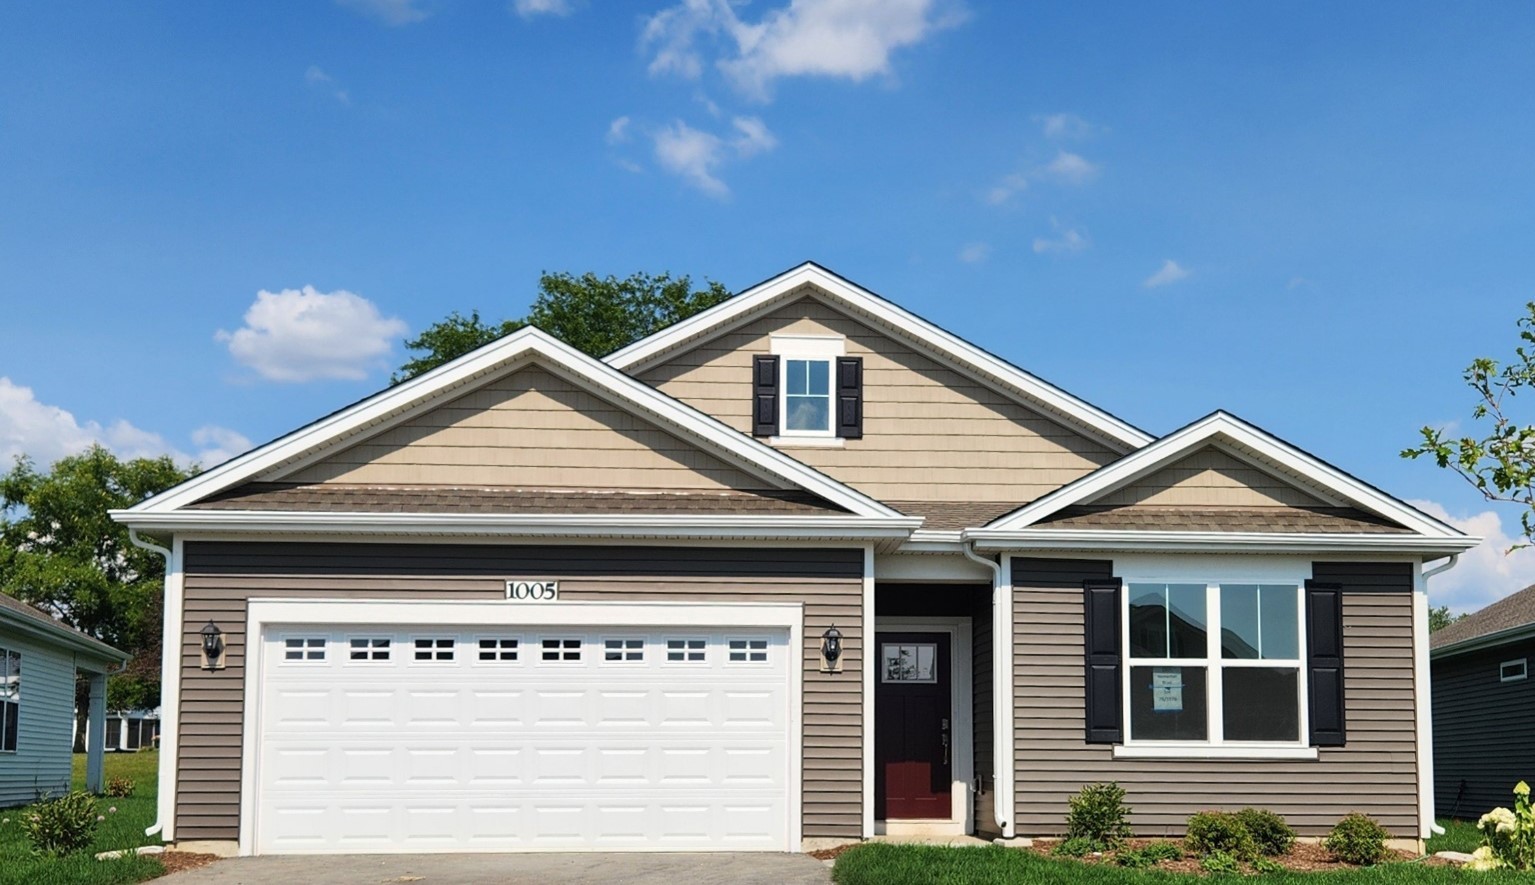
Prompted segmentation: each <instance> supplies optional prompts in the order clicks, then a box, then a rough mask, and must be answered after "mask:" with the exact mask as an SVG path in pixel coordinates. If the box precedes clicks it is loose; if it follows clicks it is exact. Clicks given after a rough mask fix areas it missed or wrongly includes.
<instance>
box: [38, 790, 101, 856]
mask: <svg viewBox="0 0 1535 885" xmlns="http://www.w3.org/2000/svg"><path fill="white" fill-rule="evenodd" d="M21 827H22V830H24V831H25V832H26V834H27V838H29V839H31V840H32V845H33V847H34V848H36V849H37V850H38V851H40V852H42V853H44V854H51V855H55V856H59V855H65V854H69V853H71V852H75V851H79V850H80V849H82V848H84V847H85V846H87V845H89V844H91V837H92V836H93V835H94V834H95V832H96V800H95V799H94V798H92V796H91V794H90V793H86V792H75V793H68V794H65V795H63V796H60V797H59V798H57V799H51V800H46V801H43V802H40V803H38V804H37V805H34V806H32V808H31V809H30V810H29V811H27V812H25V813H24V814H23V815H22V818H21Z"/></svg>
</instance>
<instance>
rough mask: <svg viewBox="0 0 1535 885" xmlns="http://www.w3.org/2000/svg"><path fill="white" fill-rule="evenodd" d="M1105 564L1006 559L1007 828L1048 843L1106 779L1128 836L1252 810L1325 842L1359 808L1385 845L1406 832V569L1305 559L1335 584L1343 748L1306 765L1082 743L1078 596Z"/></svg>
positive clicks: (1412, 806) (1410, 705)
mask: <svg viewBox="0 0 1535 885" xmlns="http://www.w3.org/2000/svg"><path fill="white" fill-rule="evenodd" d="M1111 571H1112V565H1111V563H1110V562H1108V561H1089V560H1052V559H1025V558H1014V559H1013V560H1012V574H1013V586H1014V595H1013V624H1014V628H1013V632H1014V642H1015V649H1014V651H1015V654H1016V659H1015V661H1014V670H1013V679H1014V692H1015V700H1014V706H1015V711H1014V712H1015V715H1016V720H1015V724H1016V729H1017V731H1016V736H1015V748H1014V752H1015V759H1016V766H1017V784H1018V792H1017V807H1016V809H1015V813H1016V815H1017V819H1016V831H1017V833H1018V834H1019V835H1020V836H1053V835H1059V834H1060V833H1061V832H1062V831H1063V830H1064V828H1065V816H1066V803H1067V799H1069V798H1070V797H1071V796H1072V795H1073V794H1074V793H1076V792H1077V790H1079V789H1081V787H1082V786H1083V785H1084V784H1087V783H1092V782H1096V781H1109V780H1113V781H1118V782H1119V784H1120V785H1121V786H1123V787H1124V788H1125V790H1126V791H1127V793H1128V796H1127V797H1126V802H1127V804H1128V805H1129V806H1130V807H1131V808H1132V809H1134V816H1133V818H1132V822H1133V825H1134V827H1135V830H1136V833H1137V835H1145V836H1157V835H1169V836H1171V835H1180V834H1182V833H1183V831H1184V825H1185V823H1186V822H1187V820H1188V817H1189V815H1191V814H1193V813H1194V812H1196V811H1200V810H1202V809H1209V808H1225V809H1236V808H1242V807H1244V806H1248V805H1252V806H1258V807H1261V808H1267V809H1270V810H1272V811H1275V812H1278V813H1279V814H1282V815H1284V817H1285V819H1286V820H1288V821H1289V822H1290V825H1291V826H1292V827H1294V828H1295V829H1296V831H1297V832H1299V833H1300V834H1301V835H1303V836H1321V835H1325V834H1326V833H1327V831H1328V830H1329V829H1330V828H1331V827H1332V825H1333V824H1335V823H1337V821H1338V819H1339V818H1341V817H1343V815H1345V814H1347V813H1348V812H1350V811H1363V812H1365V813H1367V814H1369V815H1371V816H1372V817H1374V818H1375V819H1376V820H1378V821H1380V822H1381V823H1382V824H1383V825H1384V826H1385V827H1386V829H1387V830H1389V831H1390V832H1391V834H1392V835H1393V836H1396V837H1401V838H1413V839H1415V838H1417V837H1418V810H1417V809H1418V795H1417V762H1416V760H1417V756H1416V753H1417V747H1416V743H1415V733H1416V732H1415V720H1414V698H1415V694H1414V686H1413V653H1412V624H1413V595H1412V586H1413V578H1412V567H1411V566H1410V565H1407V564H1403V563H1333V562H1317V563H1315V564H1314V565H1313V577H1314V579H1315V580H1318V581H1329V582H1336V583H1340V584H1342V585H1343V632H1344V640H1343V645H1344V685H1345V688H1344V693H1345V708H1346V711H1347V712H1346V715H1347V727H1348V743H1347V745H1345V746H1342V747H1336V748H1334V747H1322V748H1320V749H1319V751H1318V752H1319V758H1317V759H1316V760H1272V761H1260V760H1252V761H1248V760H1241V759H1216V760H1178V759H1115V758H1114V756H1113V748H1112V747H1111V746H1108V745H1098V744H1088V743H1086V742H1085V740H1084V714H1083V697H1084V691H1085V687H1084V675H1083V617H1082V613H1083V589H1082V582H1083V581H1084V580H1086V579H1088V578H1105V577H1109V576H1110V573H1111Z"/></svg>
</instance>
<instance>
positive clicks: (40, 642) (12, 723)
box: [0, 593, 128, 808]
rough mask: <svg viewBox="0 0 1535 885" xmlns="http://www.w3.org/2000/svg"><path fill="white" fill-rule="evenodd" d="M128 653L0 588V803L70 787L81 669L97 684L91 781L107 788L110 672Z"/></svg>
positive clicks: (91, 718) (89, 725)
mask: <svg viewBox="0 0 1535 885" xmlns="http://www.w3.org/2000/svg"><path fill="white" fill-rule="evenodd" d="M127 660H128V655H127V654H125V653H124V652H120V651H118V650H117V649H115V648H113V647H112V646H110V645H107V644H106V643H104V642H101V641H100V640H97V639H92V638H91V637H89V636H87V635H85V634H84V633H81V632H80V631H78V630H76V629H74V628H73V627H70V626H68V625H66V624H64V623H63V622H61V621H58V620H55V619H54V618H52V617H50V616H48V615H47V614H46V613H44V612H42V611H39V610H38V609H35V608H33V607H32V606H30V605H27V604H26V603H24V602H21V601H20V600H17V599H13V598H11V597H9V596H6V595H5V594H3V593H0V808H7V807H10V806H13V805H26V804H29V803H32V802H35V801H37V799H38V798H39V797H41V796H46V795H57V794H60V793H64V792H66V791H68V790H69V779H70V764H71V751H72V746H71V744H72V740H71V737H72V734H73V731H74V719H75V716H74V709H75V674H76V673H77V672H78V673H83V674H85V675H86V676H87V677H88V679H89V681H90V703H89V705H88V707H87V712H88V715H87V722H86V733H87V741H86V743H87V745H88V750H87V753H88V758H87V761H86V786H87V788H88V789H90V790H92V791H97V792H99V791H100V789H101V781H102V778H101V760H102V750H103V748H104V747H105V745H106V739H105V729H106V712H107V710H106V702H107V674H108V673H113V672H116V671H117V670H120V669H121V668H122V666H123V664H125V663H126V662H127Z"/></svg>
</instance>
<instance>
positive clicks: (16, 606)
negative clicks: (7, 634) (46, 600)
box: [0, 593, 130, 664]
mask: <svg viewBox="0 0 1535 885" xmlns="http://www.w3.org/2000/svg"><path fill="white" fill-rule="evenodd" d="M0 626H5V627H11V628H13V629H16V630H19V631H21V632H25V633H29V634H31V635H32V636H34V637H35V638H37V639H39V640H42V641H44V642H51V643H53V644H54V645H58V646H61V647H63V648H66V649H69V650H70V651H73V652H78V653H83V654H85V655H87V656H88V657H92V658H98V659H101V660H104V661H107V662H111V663H114V664H122V663H124V662H126V661H127V660H128V658H129V657H130V655H129V654H128V653H127V652H124V651H119V650H118V649H115V648H113V647H112V646H110V645H107V644H106V643H105V642H102V641H101V640H99V639H96V638H95V637H93V636H89V635H87V634H85V633H82V632H80V631H79V630H76V629H75V628H74V627H71V626H69V625H68V624H66V623H64V622H63V621H61V620H59V619H58V618H55V617H53V616H52V615H50V614H48V613H47V612H45V611H43V610H42V609H40V608H35V607H33V606H31V605H28V604H27V603H25V602H22V601H21V600H19V599H17V598H15V597H13V596H7V595H5V594H4V593H0Z"/></svg>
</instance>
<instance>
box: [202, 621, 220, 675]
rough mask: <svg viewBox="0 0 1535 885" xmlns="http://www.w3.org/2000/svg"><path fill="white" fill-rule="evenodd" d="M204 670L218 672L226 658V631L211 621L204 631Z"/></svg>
mask: <svg viewBox="0 0 1535 885" xmlns="http://www.w3.org/2000/svg"><path fill="white" fill-rule="evenodd" d="M202 634H203V669H205V670H217V669H218V668H219V665H220V663H221V659H222V658H223V656H224V631H223V630H220V629H219V627H218V625H217V624H215V623H213V621H212V620H209V621H208V623H207V625H206V626H204V627H203V629H202Z"/></svg>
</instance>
